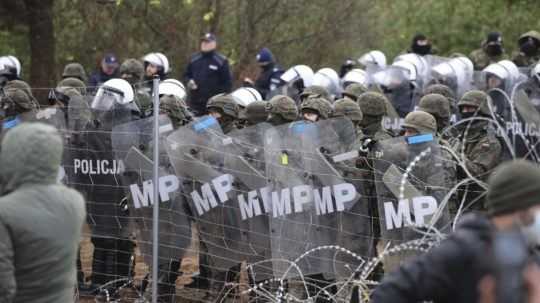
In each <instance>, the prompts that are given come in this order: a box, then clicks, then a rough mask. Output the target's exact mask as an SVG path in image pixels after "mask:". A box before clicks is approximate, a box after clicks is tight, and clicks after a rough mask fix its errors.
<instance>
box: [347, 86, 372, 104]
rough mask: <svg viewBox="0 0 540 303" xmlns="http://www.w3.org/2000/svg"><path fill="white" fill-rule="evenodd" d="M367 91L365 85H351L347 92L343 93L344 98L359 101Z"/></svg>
mask: <svg viewBox="0 0 540 303" xmlns="http://www.w3.org/2000/svg"><path fill="white" fill-rule="evenodd" d="M367 91H368V89H367V87H365V86H364V85H362V84H360V83H351V84H349V85H347V87H346V88H345V91H344V92H343V98H347V99H351V100H353V101H357V100H358V97H360V95H361V94H363V93H365V92H367Z"/></svg>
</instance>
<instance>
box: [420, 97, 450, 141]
mask: <svg viewBox="0 0 540 303" xmlns="http://www.w3.org/2000/svg"><path fill="white" fill-rule="evenodd" d="M418 110H421V111H424V112H426V113H430V114H431V115H433V117H435V120H437V133H438V135H439V136H441V137H442V138H444V139H448V137H449V134H442V131H443V130H444V129H445V128H446V127H447V126H449V125H450V102H449V101H448V99H447V98H446V97H445V96H443V95H439V94H428V95H424V96H423V97H422V98H421V99H420V102H418Z"/></svg>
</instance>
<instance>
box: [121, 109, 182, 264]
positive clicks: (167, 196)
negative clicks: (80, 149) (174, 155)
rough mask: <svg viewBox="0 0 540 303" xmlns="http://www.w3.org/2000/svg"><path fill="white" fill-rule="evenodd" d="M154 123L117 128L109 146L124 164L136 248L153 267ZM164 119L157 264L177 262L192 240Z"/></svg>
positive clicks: (169, 126)
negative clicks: (167, 140)
mask: <svg viewBox="0 0 540 303" xmlns="http://www.w3.org/2000/svg"><path fill="white" fill-rule="evenodd" d="M153 128H154V119H153V117H152V118H146V119H141V120H136V121H133V122H129V123H126V124H122V125H118V126H116V127H114V128H113V130H112V146H113V148H114V152H115V155H116V158H117V159H121V160H122V161H123V163H124V171H123V173H122V178H121V180H122V184H123V187H124V190H125V195H126V197H128V199H126V200H125V204H124V205H125V207H127V209H128V210H129V215H130V217H131V218H132V219H133V223H134V226H133V227H134V229H135V234H136V236H137V245H138V246H139V248H140V251H141V253H142V255H143V258H144V259H145V261H146V264H148V265H150V266H151V264H152V255H153V253H152V242H153V238H152V236H153V235H152V222H153V204H154V202H155V201H153V199H154V197H153V145H154V144H156V141H155V140H154V137H153ZM172 130H173V127H172V123H171V121H170V120H169V118H167V117H166V116H160V117H159V132H160V138H159V140H158V143H159V144H160V146H159V150H160V154H159V167H160V170H159V238H158V243H159V257H158V259H159V263H160V264H167V263H168V262H170V261H171V260H175V261H177V260H180V259H181V258H182V256H183V254H184V250H185V249H186V248H187V247H188V246H189V244H190V240H191V229H190V221H189V215H188V214H187V213H186V202H185V199H184V198H185V197H184V196H183V194H182V187H181V185H180V182H179V180H178V178H177V177H176V174H175V173H174V170H173V168H172V166H171V163H170V161H169V158H168V156H167V153H166V151H165V146H164V144H163V143H164V138H165V136H166V135H167V134H169V133H170V132H172Z"/></svg>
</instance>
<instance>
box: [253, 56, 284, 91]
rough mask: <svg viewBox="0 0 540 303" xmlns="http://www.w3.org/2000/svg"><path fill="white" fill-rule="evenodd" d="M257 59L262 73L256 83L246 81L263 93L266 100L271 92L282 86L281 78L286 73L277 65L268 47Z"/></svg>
mask: <svg viewBox="0 0 540 303" xmlns="http://www.w3.org/2000/svg"><path fill="white" fill-rule="evenodd" d="M256 59H257V64H258V65H259V67H260V68H261V73H260V74H259V76H258V77H257V79H256V80H255V82H254V83H253V81H251V79H246V80H245V81H246V82H248V83H250V84H252V86H253V87H255V89H257V91H259V93H261V96H262V97H263V99H266V97H267V96H268V93H269V92H270V91H271V90H274V89H276V88H277V87H278V86H280V85H281V79H280V77H281V75H282V74H283V72H284V71H283V69H282V68H281V67H280V66H279V65H277V63H276V60H275V58H274V55H273V54H272V52H271V51H270V50H269V49H268V48H266V47H264V48H262V49H261V50H260V51H259V53H258V54H257V56H256Z"/></svg>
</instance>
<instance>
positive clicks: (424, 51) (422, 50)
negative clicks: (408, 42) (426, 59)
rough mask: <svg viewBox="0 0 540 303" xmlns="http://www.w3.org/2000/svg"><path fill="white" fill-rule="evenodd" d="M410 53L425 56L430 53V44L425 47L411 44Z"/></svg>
mask: <svg viewBox="0 0 540 303" xmlns="http://www.w3.org/2000/svg"><path fill="white" fill-rule="evenodd" d="M412 51H413V53H415V54H419V55H421V56H424V55H427V54H429V53H431V44H426V45H418V44H413V45H412Z"/></svg>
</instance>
